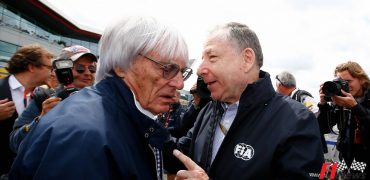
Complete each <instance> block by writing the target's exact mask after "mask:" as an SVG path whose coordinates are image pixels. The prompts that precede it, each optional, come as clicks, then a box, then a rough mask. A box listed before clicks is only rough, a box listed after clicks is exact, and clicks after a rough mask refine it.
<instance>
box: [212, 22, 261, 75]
mask: <svg viewBox="0 0 370 180" xmlns="http://www.w3.org/2000/svg"><path fill="white" fill-rule="evenodd" d="M218 30H226V31H227V32H228V34H226V37H227V38H228V40H230V41H231V42H232V43H233V44H234V45H235V46H236V48H237V50H238V51H242V50H244V49H245V48H251V49H253V51H254V53H255V55H256V60H257V64H258V66H259V67H260V68H261V67H262V65H263V53H262V48H261V44H260V42H259V40H258V37H257V35H256V33H255V32H254V31H252V30H251V29H250V28H249V27H248V26H247V25H245V24H241V23H237V22H230V23H227V24H225V25H221V26H218V27H216V28H215V29H214V30H213V31H211V33H213V32H215V31H218Z"/></svg>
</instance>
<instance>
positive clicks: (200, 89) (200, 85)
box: [190, 76, 211, 98]
mask: <svg viewBox="0 0 370 180" xmlns="http://www.w3.org/2000/svg"><path fill="white" fill-rule="evenodd" d="M190 94H198V96H199V97H200V98H209V97H210V96H211V92H210V91H209V90H208V88H207V84H206V83H205V82H204V80H203V78H202V77H200V76H199V77H198V79H197V88H196V89H192V90H190Z"/></svg>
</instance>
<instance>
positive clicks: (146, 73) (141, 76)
mask: <svg viewBox="0 0 370 180" xmlns="http://www.w3.org/2000/svg"><path fill="white" fill-rule="evenodd" d="M144 56H146V57H148V58H151V59H153V60H155V61H158V62H160V63H162V64H168V63H169V62H171V63H172V64H177V65H178V66H179V67H180V68H181V69H183V68H185V65H186V60H185V59H173V60H169V59H162V58H161V57H160V56H159V55H158V54H156V53H149V54H144ZM144 56H141V55H138V56H137V57H136V59H135V61H134V63H133V65H132V66H131V68H130V69H129V70H126V71H124V75H123V76H124V78H123V80H124V81H125V82H126V83H127V84H128V86H129V87H130V89H131V90H132V91H133V92H134V94H135V97H136V100H137V101H138V102H139V103H140V105H141V106H142V107H143V108H144V109H146V110H148V111H150V112H151V113H153V114H159V113H164V112H167V111H168V110H169V107H170V104H173V103H175V102H176V99H175V98H174V97H175V96H176V93H177V92H176V90H179V89H182V88H183V87H184V80H183V78H182V73H181V71H180V72H179V73H177V74H176V76H175V77H173V78H172V79H166V78H164V77H163V70H162V69H161V66H160V65H159V64H157V63H154V62H152V61H150V60H148V59H147V58H146V57H144ZM116 73H117V72H116ZM117 74H118V73H117Z"/></svg>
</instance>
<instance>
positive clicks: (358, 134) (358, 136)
mask: <svg viewBox="0 0 370 180" xmlns="http://www.w3.org/2000/svg"><path fill="white" fill-rule="evenodd" d="M354 119H355V121H356V129H355V139H354V144H360V143H361V131H360V121H359V120H358V118H357V116H354Z"/></svg>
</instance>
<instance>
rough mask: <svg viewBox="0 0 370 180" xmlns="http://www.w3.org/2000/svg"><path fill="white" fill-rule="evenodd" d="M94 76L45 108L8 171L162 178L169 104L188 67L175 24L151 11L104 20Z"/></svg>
mask: <svg viewBox="0 0 370 180" xmlns="http://www.w3.org/2000/svg"><path fill="white" fill-rule="evenodd" d="M99 53H100V58H99V65H98V71H97V74H96V84H95V85H94V86H91V87H88V88H84V89H82V90H80V91H79V92H78V93H76V94H74V95H73V96H70V97H69V98H67V99H66V100H64V101H62V102H61V103H60V105H59V106H56V107H55V108H54V109H53V110H52V111H50V112H48V113H47V114H46V115H45V116H44V117H43V118H42V119H41V120H40V121H39V123H38V125H37V126H36V128H34V129H33V131H31V132H30V134H29V135H28V137H27V138H26V139H25V140H24V142H23V143H22V146H21V148H20V149H19V151H18V156H17V158H16V160H15V163H14V164H13V167H12V170H11V173H10V177H11V178H13V179H40V178H42V179H142V180H147V179H162V173H163V169H162V147H163V144H164V143H165V142H166V141H168V140H169V137H170V136H169V133H168V131H167V130H166V129H165V128H164V127H162V126H161V125H159V124H157V123H156V122H155V120H154V118H155V115H157V114H159V113H164V112H167V111H168V110H169V107H170V104H172V103H174V98H173V97H174V96H175V94H176V91H177V90H179V89H182V88H183V86H184V81H185V80H186V79H187V78H188V77H189V76H190V75H191V73H192V70H191V69H189V68H187V63H188V49H187V45H186V43H185V41H184V39H183V37H182V36H181V35H180V34H179V32H178V31H177V30H175V29H173V28H171V27H169V26H167V25H163V24H161V23H159V22H158V21H157V20H155V19H154V18H151V17H127V18H124V19H122V20H120V21H119V22H117V23H116V24H112V25H111V26H108V28H107V29H106V30H105V32H104V33H103V35H102V37H101V40H100V46H99Z"/></svg>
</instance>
